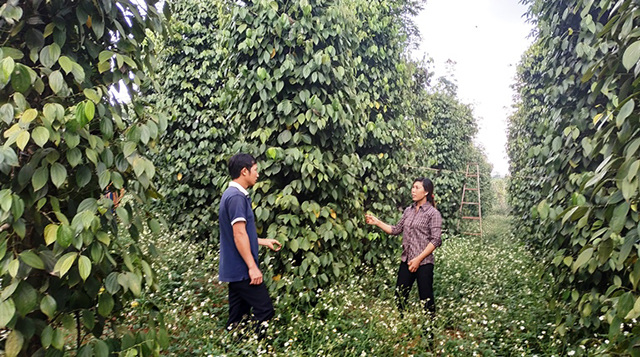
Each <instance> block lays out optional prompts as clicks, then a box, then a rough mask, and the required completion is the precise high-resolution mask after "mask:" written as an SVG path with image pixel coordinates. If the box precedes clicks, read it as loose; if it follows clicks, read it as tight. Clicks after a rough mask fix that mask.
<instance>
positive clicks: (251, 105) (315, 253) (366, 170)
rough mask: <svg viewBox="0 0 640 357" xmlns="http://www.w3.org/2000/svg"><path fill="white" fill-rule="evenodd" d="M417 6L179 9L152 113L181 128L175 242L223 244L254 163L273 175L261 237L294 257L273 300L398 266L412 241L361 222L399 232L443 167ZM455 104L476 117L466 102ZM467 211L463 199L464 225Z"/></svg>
mask: <svg viewBox="0 0 640 357" xmlns="http://www.w3.org/2000/svg"><path fill="white" fill-rule="evenodd" d="M416 5H417V4H414V3H412V2H403V1H366V2H365V1H360V0H348V1H324V0H319V1H301V2H296V3H284V2H279V1H258V2H252V3H247V4H243V5H238V4H236V3H227V2H224V1H214V0H211V1H207V2H202V1H197V2H196V1H184V2H181V3H180V4H179V5H177V6H176V9H175V16H174V19H173V20H172V22H171V23H170V25H169V26H170V27H171V29H172V30H173V34H172V35H171V36H170V37H169V38H168V39H166V40H164V41H158V46H159V47H160V48H162V51H163V53H164V55H163V56H161V58H160V59H159V65H160V70H159V73H158V76H157V78H158V81H159V82H160V85H159V86H158V88H159V89H158V90H157V93H155V94H154V95H151V96H148V97H147V98H148V99H149V100H151V101H152V102H154V103H156V105H157V107H158V108H163V109H162V110H166V111H168V112H169V113H171V116H172V117H173V120H172V121H171V123H170V124H169V128H168V130H167V135H165V136H164V137H163V139H162V141H161V143H160V151H159V154H158V155H157V156H156V157H155V159H154V160H155V162H156V164H157V165H158V166H159V167H160V168H161V169H159V170H158V172H159V175H160V176H161V185H160V192H161V194H162V195H163V196H164V198H165V199H164V200H163V201H162V202H161V206H162V209H163V211H164V212H166V214H167V215H168V218H169V219H168V221H169V222H172V224H173V228H174V230H175V232H176V233H177V234H178V235H179V236H181V237H185V238H191V239H197V240H209V241H211V242H216V241H217V239H218V228H217V208H218V205H219V199H220V196H221V194H222V191H223V190H224V189H225V188H226V185H227V183H228V181H229V180H230V178H229V177H228V174H227V169H226V160H227V159H228V158H229V157H230V156H231V155H232V154H234V153H236V152H238V151H246V152H249V153H252V154H253V155H254V156H256V157H257V158H258V161H259V164H260V175H261V177H260V180H259V182H258V184H257V185H256V186H255V187H254V189H253V196H252V198H253V202H254V210H255V213H256V221H257V226H258V233H259V235H260V236H262V237H269V238H276V239H279V240H280V241H281V242H283V243H284V248H283V250H281V251H280V252H278V253H276V254H273V253H271V252H265V259H264V261H265V263H266V265H267V266H268V267H269V269H268V270H267V271H266V275H265V276H266V278H267V280H266V281H267V282H268V283H269V284H270V286H271V289H274V290H279V291H282V292H287V293H290V292H302V294H303V295H302V296H303V299H312V298H313V295H314V294H315V291H316V289H317V288H318V287H322V286H325V285H327V284H329V283H330V282H333V281H336V280H339V279H342V278H343V277H345V276H347V275H349V274H354V273H356V269H357V267H358V266H360V265H361V263H366V264H377V263H379V262H380V261H384V260H386V261H391V260H395V259H397V257H396V256H395V253H396V251H397V250H398V249H399V248H400V240H399V239H387V238H382V235H381V234H380V233H379V232H378V231H375V230H372V229H369V228H366V226H365V224H364V221H363V216H364V213H365V212H367V211H369V212H372V213H374V214H377V215H380V216H381V217H383V218H385V219H387V220H389V221H394V220H396V219H398V218H399V215H400V214H401V209H402V208H403V207H405V206H406V205H408V204H409V203H410V195H409V189H410V186H411V183H412V182H411V181H412V180H413V178H415V177H417V176H424V175H426V176H429V172H428V171H421V170H416V169H415V168H413V167H428V166H431V165H434V164H435V163H436V162H437V159H436V158H435V154H433V155H432V153H435V152H440V151H438V150H436V149H434V145H433V137H434V135H435V134H434V133H433V127H432V126H433V124H432V122H433V119H432V118H431V114H430V113H431V112H430V111H431V109H432V106H433V99H432V97H434V96H432V95H431V94H430V93H429V92H428V89H429V87H430V80H431V74H430V73H429V72H428V70H427V69H426V68H425V67H424V66H423V65H421V64H419V63H414V62H412V61H410V60H409V59H408V46H409V45H410V43H411V41H413V40H414V37H413V36H415V33H414V31H415V27H414V25H413V23H412V22H411V21H410V20H408V18H409V15H411V14H412V13H414V12H415V10H416V9H417V8H416ZM447 100H448V101H449V102H450V103H453V104H451V105H452V106H454V107H456V106H460V107H462V105H461V104H459V103H458V102H457V99H456V98H455V96H454V95H450V96H449V97H448V99H447ZM461 112H464V113H463V114H462V115H461V114H460V113H461ZM461 112H453V113H447V114H446V115H448V116H447V117H446V118H444V116H445V114H442V116H443V119H442V120H443V124H442V125H445V123H447V120H448V122H453V123H458V122H459V121H465V122H466V121H470V122H473V117H472V116H471V112H470V111H469V110H467V111H461ZM455 125H457V124H455ZM455 125H454V126H455ZM456 127H457V126H456ZM474 128H475V124H471V126H470V128H469V129H468V132H469V134H468V135H467V134H466V133H467V131H465V133H457V132H456V133H455V134H456V137H455V140H456V143H459V146H456V147H455V148H454V149H458V148H459V147H463V146H464V145H465V144H466V145H467V146H465V149H464V150H465V153H466V152H469V153H471V152H472V151H471V150H467V147H471V137H472V136H473V133H475V131H474V130H475V129H474ZM465 130H466V129H465ZM459 134H460V135H459ZM465 140H466V142H465ZM440 150H451V148H449V147H448V146H446V147H443V148H441V149H440ZM459 159H460V158H459ZM436 179H437V178H436ZM443 187H444V186H443ZM459 187H460V188H461V187H462V186H461V185H459ZM445 191H446V190H445V189H444V188H443V191H442V195H443V196H444V192H445ZM437 194H439V193H437ZM459 195H460V192H458V193H456V194H452V195H451V196H452V197H453V196H457V198H456V199H455V202H457V203H456V204H455V208H454V209H453V210H452V212H453V213H454V214H455V212H456V211H457V208H458V204H459Z"/></svg>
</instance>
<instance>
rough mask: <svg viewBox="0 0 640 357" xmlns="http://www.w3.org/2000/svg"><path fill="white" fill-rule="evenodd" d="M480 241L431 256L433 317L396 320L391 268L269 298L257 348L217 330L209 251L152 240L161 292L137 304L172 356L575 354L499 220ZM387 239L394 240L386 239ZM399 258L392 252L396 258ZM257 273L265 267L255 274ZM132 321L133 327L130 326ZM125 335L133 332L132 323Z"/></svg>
mask: <svg viewBox="0 0 640 357" xmlns="http://www.w3.org/2000/svg"><path fill="white" fill-rule="evenodd" d="M485 222H486V223H485V227H486V234H485V236H484V237H483V238H478V237H457V236H453V237H448V238H447V239H446V240H445V241H444V243H443V245H442V247H441V248H439V249H438V251H437V257H436V269H435V279H436V282H435V290H436V304H437V309H438V310H437V314H436V317H435V318H433V319H431V318H429V317H427V316H425V315H423V313H422V312H421V308H420V306H419V304H418V297H417V291H416V290H417V289H414V290H413V291H412V295H411V297H410V300H411V301H413V302H414V304H413V305H412V306H411V307H410V309H409V311H408V312H407V313H405V314H404V316H403V317H401V316H400V314H399V313H398V311H397V310H396V308H395V303H394V299H393V293H394V290H393V289H394V285H395V271H396V269H397V267H396V265H395V263H394V265H392V266H382V265H379V266H377V267H375V268H372V267H367V268H365V267H363V268H362V274H359V275H358V276H354V277H352V278H351V279H349V280H348V281H345V282H342V283H340V284H336V285H334V286H332V287H330V288H327V289H325V290H320V291H318V292H317V293H318V296H319V298H318V301H317V303H316V304H315V305H314V306H306V305H302V304H300V303H299V302H298V301H297V299H296V296H273V299H274V304H275V307H276V316H275V317H274V319H273V320H272V321H271V324H270V326H269V333H268V337H267V339H266V340H264V341H260V342H258V341H256V340H255V338H253V337H251V336H252V334H251V333H248V334H246V335H244V337H242V335H243V332H242V331H236V332H232V333H229V332H227V331H226V330H225V329H224V324H225V321H226V318H227V306H226V286H225V285H223V284H221V283H219V282H218V281H217V265H218V261H217V248H216V247H206V246H204V245H198V244H192V243H187V242H183V241H176V240H173V239H171V237H170V236H169V235H167V236H165V237H164V238H161V239H160V240H156V241H155V244H156V246H157V247H158V249H159V250H160V251H161V252H162V255H161V257H160V258H159V260H158V262H157V263H156V264H157V265H156V267H155V268H156V269H157V271H158V272H159V278H160V279H161V290H160V291H159V292H155V293H153V294H148V295H146V296H144V297H143V298H141V299H139V300H138V301H136V302H135V303H134V304H133V305H135V306H133V307H132V309H131V312H130V313H131V316H132V317H133V316H136V315H137V314H136V309H138V306H142V305H143V304H155V305H156V306H157V307H158V308H159V309H160V310H161V311H162V312H163V313H164V315H165V316H164V318H165V322H166V323H167V324H168V326H169V334H170V335H171V339H172V342H171V346H170V347H169V349H168V350H167V351H166V353H167V354H170V355H177V356H193V355H197V356H219V355H228V356H236V355H256V354H258V355H280V356H337V355H342V356H344V355H349V356H365V355H369V356H410V355H413V356H471V355H482V356H506V355H510V356H512V355H522V356H532V355H539V356H551V355H567V354H569V355H573V354H576V353H577V354H581V353H582V352H583V351H582V350H580V349H579V348H578V349H575V348H572V347H571V346H566V345H565V344H564V343H563V342H562V341H561V340H560V339H559V338H558V337H556V336H554V329H555V325H554V322H555V316H551V314H550V313H549V312H548V307H547V291H548V284H549V281H550V279H549V277H547V276H545V275H544V273H543V271H544V269H543V267H542V265H541V263H540V262H538V261H537V260H536V259H534V257H533V256H532V255H531V253H530V252H529V251H528V250H527V249H526V247H525V245H524V244H523V243H522V242H519V241H517V240H515V239H514V238H513V237H512V236H511V235H510V234H509V230H508V229H509V224H508V220H507V218H506V217H504V216H494V217H489V218H488V219H486V220H485ZM388 239H396V238H388ZM398 256H399V253H398ZM262 268H263V269H265V267H262ZM132 321H135V319H132ZM132 328H135V326H134V325H133V326H132Z"/></svg>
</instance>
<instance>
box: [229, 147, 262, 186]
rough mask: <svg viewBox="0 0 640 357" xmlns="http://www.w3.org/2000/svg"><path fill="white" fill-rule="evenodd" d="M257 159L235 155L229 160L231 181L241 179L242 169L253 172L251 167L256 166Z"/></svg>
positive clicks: (241, 154)
mask: <svg viewBox="0 0 640 357" xmlns="http://www.w3.org/2000/svg"><path fill="white" fill-rule="evenodd" d="M255 163H256V159H254V158H253V156H251V155H249V154H243V153H239V154H235V155H233V156H232V157H231V158H230V159H229V174H230V175H231V179H232V180H235V179H237V178H238V177H240V173H241V172H242V169H245V168H246V169H247V170H251V167H252V166H253V165H255Z"/></svg>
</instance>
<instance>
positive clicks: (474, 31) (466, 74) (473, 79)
mask: <svg viewBox="0 0 640 357" xmlns="http://www.w3.org/2000/svg"><path fill="white" fill-rule="evenodd" d="M526 10H527V8H526V7H525V6H524V5H522V4H520V2H519V0H427V4H426V6H425V7H424V10H423V11H422V13H421V14H420V15H419V16H418V17H417V18H416V19H415V20H416V23H417V24H418V27H419V28H420V33H421V35H422V42H421V45H420V48H419V49H418V50H417V51H416V52H415V53H414V56H415V57H416V58H422V57H423V56H425V55H426V57H427V58H428V57H431V58H433V59H434V71H435V75H436V77H439V76H443V75H446V67H445V64H444V63H445V61H447V59H451V60H453V61H455V62H457V64H456V66H455V68H454V72H453V74H454V77H455V79H456V80H457V84H458V96H459V97H460V99H461V100H462V102H464V103H467V104H471V105H472V107H473V108H474V115H475V117H476V118H477V119H478V121H479V126H480V130H479V133H478V137H477V143H479V144H480V145H481V146H483V147H484V148H485V152H486V153H487V156H488V158H489V161H490V162H491V164H493V174H494V175H496V174H497V175H502V176H504V175H505V174H507V173H508V171H509V163H508V159H507V154H506V149H505V145H506V143H507V117H508V116H509V114H510V113H511V112H512V109H511V105H512V103H513V94H514V92H513V90H512V89H511V87H510V86H511V85H512V84H513V83H514V78H515V74H516V66H517V64H518V62H519V61H520V58H521V56H522V54H523V53H524V51H526V50H527V48H528V47H529V46H530V44H531V43H532V39H531V38H530V36H529V34H530V33H531V29H532V25H531V24H529V23H526V21H525V18H524V17H523V16H522V15H523V14H524V13H525V12H526Z"/></svg>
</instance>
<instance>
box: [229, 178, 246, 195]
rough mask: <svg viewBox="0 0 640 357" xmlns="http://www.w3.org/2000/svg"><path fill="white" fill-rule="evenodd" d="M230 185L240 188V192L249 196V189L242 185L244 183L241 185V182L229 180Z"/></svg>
mask: <svg viewBox="0 0 640 357" xmlns="http://www.w3.org/2000/svg"><path fill="white" fill-rule="evenodd" d="M229 187H235V188H237V189H238V190H240V192H242V193H243V194H244V195H245V196H249V192H248V191H247V189H246V188H244V187H242V185H240V184H239V183H237V182H235V181H231V182H229Z"/></svg>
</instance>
